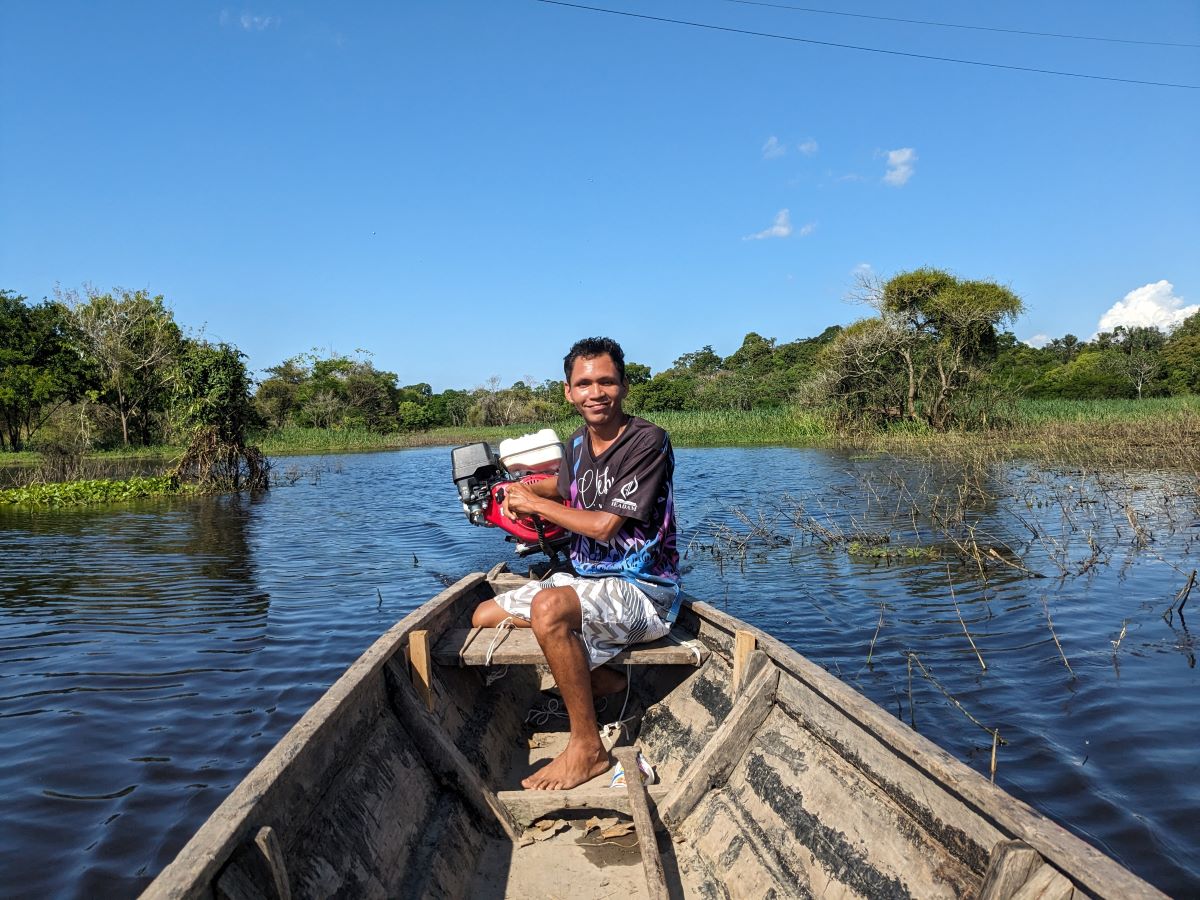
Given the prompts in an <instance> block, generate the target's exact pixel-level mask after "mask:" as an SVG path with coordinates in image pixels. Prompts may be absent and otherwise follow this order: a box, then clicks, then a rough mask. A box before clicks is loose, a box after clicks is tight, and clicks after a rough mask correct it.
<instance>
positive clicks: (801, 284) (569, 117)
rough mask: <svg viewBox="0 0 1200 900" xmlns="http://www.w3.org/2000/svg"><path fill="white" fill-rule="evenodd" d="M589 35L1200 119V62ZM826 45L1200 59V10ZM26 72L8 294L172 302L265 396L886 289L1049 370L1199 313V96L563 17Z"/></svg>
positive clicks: (1064, 10) (958, 78) (1076, 94)
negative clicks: (270, 375) (915, 289)
mask: <svg viewBox="0 0 1200 900" xmlns="http://www.w3.org/2000/svg"><path fill="white" fill-rule="evenodd" d="M593 5H595V6H602V7H607V8H609V9H616V10H624V11H632V12H638V13H642V14H646V15H654V16H660V17H666V18H676V19H686V20H690V21H693V22H701V23H706V24H712V25H720V26H725V27H729V28H738V29H743V30H752V31H761V32H771V33H777V34H784V35H791V36H795V37H804V38H809V39H813V40H819V41H827V42H840V43H848V44H856V45H862V46H869V47H876V48H886V49H892V50H900V51H904V52H909V53H918V54H929V55H938V56H950V57H959V58H965V59H974V60H981V61H988V62H996V63H1003V64H1007V65H1014V66H1026V67H1034V68H1047V69H1057V70H1065V71H1073V72H1080V73H1090V74H1097V75H1107V76H1115V77H1120V78H1131V79H1141V80H1151V81H1163V82H1176V83H1186V84H1192V85H1200V49H1198V48H1197V47H1195V46H1192V47H1164V46H1145V45H1137V44H1127V43H1115V42H1100V41H1083V40H1067V39H1061V38H1049V37H1034V36H1029V35H1014V34H1004V33H998V32H991V31H981V30H968V29H961V28H941V27H932V26H920V25H913V24H904V23H899V22H884V21H878V20H872V19H865V18H853V17H847V16H833V15H821V14H817V13H811V12H808V13H805V12H800V11H798V10H795V9H780V8H774V7H770V6H765V5H756V4H745V3H731V2H726V0H691V2H682V0H642V2H634V0H611V2H600V0H597V2H595V3H594V4H593ZM795 5H798V4H795ZM821 8H824V9H838V10H842V11H849V12H855V13H862V14H866V15H883V16H903V17H905V18H912V19H925V20H934V21H940V22H950V23H961V24H970V25H976V26H987V27H993V28H1007V29H1019V30H1027V31H1045V32H1061V33H1069V34H1075V35H1090V36H1101V37H1115V38H1123V39H1134V40H1149V41H1167V42H1182V43H1190V44H1193V45H1200V6H1198V5H1197V4H1196V3H1194V2H1191V0H1147V2H1145V3H1138V4H1131V3H1116V2H1095V0H1088V2H1084V0H1061V2H1056V3H1053V4H1047V3H1044V2H1038V3H1034V2H1030V0H1016V2H1012V3H1006V4H989V5H983V4H973V5H967V4H962V3H952V2H948V0H942V2H939V0H912V2H909V3H906V4H903V5H898V4H888V3H883V2H875V0H856V2H853V3H847V4H837V5H835V4H832V3H829V4H825V5H824V6H823V7H821ZM0 52H2V54H3V59H4V60H5V65H4V68H5V74H4V76H3V77H2V78H0V201H2V203H0V287H3V288H6V289H9V290H15V291H17V292H19V293H22V294H25V295H26V296H28V297H31V298H33V299H40V298H41V297H43V296H47V295H51V294H52V293H53V291H54V288H55V285H56V284H59V285H61V286H62V287H63V288H72V287H79V286H80V285H82V284H83V283H85V282H90V283H93V284H95V285H96V286H98V287H100V288H102V289H107V288H109V287H113V286H122V287H128V288H147V289H149V290H150V291H152V292H154V293H161V294H163V295H164V296H165V297H166V298H167V300H168V302H169V303H170V304H171V305H172V307H173V308H174V310H175V315H176V318H177V320H178V321H179V322H180V323H181V324H183V325H185V326H191V327H193V328H199V327H201V326H204V328H205V332H206V334H207V335H208V336H210V337H211V338H214V339H220V340H225V341H229V342H231V343H234V344H236V345H237V346H238V347H239V348H241V349H242V350H243V351H244V352H246V353H247V354H248V355H249V362H250V365H251V367H252V368H254V369H256V370H260V371H261V369H263V368H265V367H266V366H270V365H273V364H275V363H278V362H279V361H281V360H282V359H284V358H286V357H288V356H291V355H294V354H296V353H299V352H303V351H306V350H308V349H310V348H313V347H322V348H326V349H329V348H332V349H333V350H335V351H338V352H346V353H349V352H352V351H354V350H355V349H356V348H364V349H367V350H370V351H371V352H372V353H373V354H374V360H375V363H376V365H378V366H380V367H381V368H384V369H387V370H390V371H395V372H396V373H398V375H399V377H400V380H401V383H410V382H415V381H428V382H430V383H431V384H432V385H433V386H434V388H435V389H436V390H442V389H444V388H447V387H472V386H475V385H478V384H481V383H483V382H484V381H485V380H486V379H487V378H489V377H490V376H493V375H495V376H499V377H500V378H501V380H502V381H503V382H504V383H506V384H507V383H511V382H512V381H514V380H516V379H518V378H523V377H526V376H532V377H533V378H534V379H537V380H540V379H542V378H550V377H556V376H557V374H558V373H559V371H560V368H559V366H560V360H561V358H562V355H563V353H564V352H565V350H566V347H567V346H568V345H569V344H570V343H571V342H572V341H573V340H574V339H576V338H577V337H580V336H583V335H588V334H609V335H611V336H613V337H616V338H617V339H618V340H620V341H621V342H622V343H623V345H624V346H625V348H626V352H627V356H628V357H629V358H630V359H633V360H637V361H639V362H643V363H646V364H649V365H650V366H651V367H652V368H653V369H654V370H655V371H658V370H660V369H662V368H665V367H667V366H669V365H670V364H671V362H672V361H673V360H674V359H675V358H676V357H678V356H679V355H681V354H683V353H686V352H688V351H691V350H696V349H698V348H699V347H701V346H703V345H705V344H711V345H713V347H714V349H715V350H717V352H719V353H722V354H728V353H731V352H732V351H733V350H735V349H736V348H737V346H738V345H739V344H740V342H741V339H742V336H743V335H744V334H745V333H746V332H748V331H757V332H759V333H761V334H764V335H766V336H769V337H775V338H778V339H779V340H780V341H787V340H792V339H795V338H799V337H807V336H811V335H814V334H817V333H819V332H820V331H821V330H822V329H823V328H824V327H825V326H827V325H830V324H833V323H847V322H850V321H852V320H854V319H855V318H858V317H860V316H862V315H864V314H865V312H864V310H863V309H862V308H861V307H857V306H854V305H852V304H848V303H846V302H845V300H844V299H843V298H844V297H845V295H846V294H847V292H848V291H849V290H850V289H851V287H852V286H853V283H854V275H855V272H856V270H858V269H859V268H861V267H866V266H869V267H870V271H872V272H874V273H877V274H879V275H883V276H887V275H890V274H893V273H895V272H897V271H902V270H904V269H909V268H913V267H916V266H920V265H936V266H941V267H945V268H948V269H951V270H952V271H954V272H956V273H957V274H959V275H960V276H963V277H970V278H992V279H995V280H998V281H1001V282H1004V283H1007V284H1009V285H1010V286H1011V287H1012V288H1013V289H1014V290H1015V291H1016V292H1017V293H1018V294H1019V295H1020V296H1021V297H1022V298H1023V299H1024V301H1025V303H1026V305H1027V308H1028V309H1027V312H1026V314H1025V315H1024V316H1023V318H1022V319H1021V321H1020V322H1019V323H1018V325H1017V327H1016V332H1017V334H1018V336H1020V337H1022V338H1025V339H1034V338H1036V336H1038V335H1049V336H1057V335H1061V334H1063V333H1065V332H1073V333H1075V334H1077V335H1079V336H1081V337H1087V336H1090V335H1091V334H1092V333H1093V332H1095V331H1096V330H1097V328H1098V327H1099V325H1100V321H1101V319H1102V317H1105V316H1108V317H1109V318H1108V319H1107V320H1106V321H1108V322H1109V323H1110V324H1111V323H1112V322H1117V321H1120V320H1122V319H1126V320H1129V321H1135V320H1140V319H1145V320H1146V321H1155V320H1156V319H1157V320H1160V321H1163V322H1167V321H1170V320H1171V318H1172V317H1178V315H1180V314H1181V313H1182V312H1183V311H1186V310H1187V309H1190V308H1191V307H1192V306H1193V305H1194V304H1196V303H1197V302H1200V252H1198V248H1200V173H1198V171H1197V158H1198V156H1200V153H1198V151H1200V90H1186V89H1179V88H1166V87H1151V86H1144V85H1133V84H1124V83H1117V82H1108V81H1099V80H1090V79H1079V78H1066V77H1054V76H1049V75H1038V74H1032V73H1025V72H1016V71H1006V70H999V69H990V68H982V67H973V66H962V65H952V64H948V63H939V62H932V61H926V60H918V59H910V58H901V57H896V56H888V55H883V54H875V53H864V52H856V51H851V50H845V49H837V48H832V47H825V46H817V45H812V44H805V43H798V42H793V41H782V40H771V39H766V38H760V37H752V36H747V35H741V34H733V33H728V32H720V31H715V30H709V29H699V28H693V27H687V26H682V25H675V24H669V23H662V22H652V21H646V20H638V19H632V18H628V17H622V16H615V15H607V14H602V13H597V12H591V11H587V10H581V9H573V8H566V7H563V6H557V5H551V4H546V3H540V2H536V0H495V2H465V0H457V2H455V0H449V2H440V3H435V2H404V3H352V4H337V5H334V4H304V3H275V2H270V0H263V2H257V0H256V2H254V3H252V4H249V5H236V4H222V3H206V2H189V3H161V2H141V3H138V2H122V3H111V4H97V3H61V2H53V0H46V2H39V3H17V2H0ZM785 211H786V212H785Z"/></svg>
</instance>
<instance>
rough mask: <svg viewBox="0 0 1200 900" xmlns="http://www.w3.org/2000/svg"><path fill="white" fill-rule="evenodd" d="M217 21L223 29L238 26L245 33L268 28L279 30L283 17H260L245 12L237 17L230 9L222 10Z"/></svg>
mask: <svg viewBox="0 0 1200 900" xmlns="http://www.w3.org/2000/svg"><path fill="white" fill-rule="evenodd" d="M217 21H219V22H220V23H221V27H222V28H223V27H225V26H226V25H234V24H236V25H237V26H238V27H240V28H241V29H242V30H243V31H266V30H267V29H268V28H278V27H279V26H280V25H281V24H282V23H283V18H282V17H281V16H260V15H258V14H257V13H252V12H249V11H244V12H241V13H237V14H236V15H235V14H234V13H232V12H230V11H229V10H228V9H223V10H221V15H220V16H219V17H218V19H217Z"/></svg>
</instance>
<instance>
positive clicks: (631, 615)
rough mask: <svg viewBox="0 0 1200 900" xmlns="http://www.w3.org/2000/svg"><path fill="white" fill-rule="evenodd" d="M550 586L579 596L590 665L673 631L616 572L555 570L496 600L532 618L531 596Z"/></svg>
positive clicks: (646, 599) (507, 609)
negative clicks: (591, 573)
mask: <svg viewBox="0 0 1200 900" xmlns="http://www.w3.org/2000/svg"><path fill="white" fill-rule="evenodd" d="M552 587H572V588H574V589H575V593H576V594H578V595H579V607H580V611H581V612H582V614H583V615H582V618H583V633H582V637H583V646H584V649H585V650H586V651H587V657H588V667H589V668H591V669H595V668H597V667H599V666H602V665H604V663H606V662H608V661H609V660H610V659H612V658H613V657H614V656H616V655H617V654H618V653H620V652H621V651H622V650H623V649H624V648H625V647H626V646H627V645H628V644H643V643H645V642H647V641H656V640H658V639H659V638H660V637H664V636H666V634H667V632H668V631H670V630H671V626H670V625H669V624H667V623H666V622H665V621H664V620H663V617H662V612H661V611H660V609H659V608H658V607H656V606H655V605H654V602H653V601H652V600H651V599H650V598H649V597H647V596H646V594H644V593H643V592H642V591H640V590H638V588H637V586H636V585H634V584H633V583H631V582H630V581H628V580H626V579H624V578H620V577H617V576H610V577H608V578H580V577H579V576H578V575H572V574H570V573H568V572H555V573H554V574H553V575H551V576H550V577H549V578H547V579H546V580H545V581H531V582H529V584H525V585H522V586H521V587H519V588H516V589H515V590H511V591H505V592H504V593H503V594H497V595H496V602H497V603H499V604H500V606H501V607H502V608H503V609H504V611H505V612H507V613H509V614H510V615H514V616H519V617H520V618H522V619H526V620H528V619H529V610H530V607H531V606H532V604H533V598H534V597H536V596H537V595H538V594H539V593H540V592H541V591H543V590H545V589H546V588H552Z"/></svg>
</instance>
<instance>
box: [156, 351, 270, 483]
mask: <svg viewBox="0 0 1200 900" xmlns="http://www.w3.org/2000/svg"><path fill="white" fill-rule="evenodd" d="M244 359H245V354H243V353H241V352H240V351H239V350H238V349H237V348H236V347H233V346H230V345H229V344H224V343H218V344H211V343H209V342H207V341H203V340H184V341H183V343H182V347H181V350H180V353H179V356H178V361H177V363H176V371H175V377H174V378H173V379H172V388H173V389H172V397H171V401H172V402H171V418H172V422H173V424H174V425H175V427H176V428H177V429H178V430H179V432H180V433H181V434H183V435H184V436H185V437H186V439H187V441H188V449H187V451H186V452H185V453H184V456H183V459H182V460H181V461H180V462H179V465H178V466H177V467H176V469H175V474H176V476H177V477H184V478H190V479H194V480H196V481H199V482H200V483H202V484H206V485H209V486H213V487H221V488H224V487H231V488H233V489H234V490H237V489H239V488H242V487H249V488H251V489H262V488H266V487H267V471H268V469H269V464H268V463H267V461H266V460H265V459H264V458H263V456H262V453H261V452H260V451H259V450H258V448H257V447H253V446H250V445H249V443H248V439H247V436H248V434H249V432H250V430H251V429H254V428H257V427H259V426H260V425H261V423H262V420H261V418H260V417H259V415H258V410H257V409H256V408H255V405H254V401H253V398H252V397H251V391H250V389H251V380H250V374H249V372H247V371H246V365H245V363H244V362H243V360H244Z"/></svg>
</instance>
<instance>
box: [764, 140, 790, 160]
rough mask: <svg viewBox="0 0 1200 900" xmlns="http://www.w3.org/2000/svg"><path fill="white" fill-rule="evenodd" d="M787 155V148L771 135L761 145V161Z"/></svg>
mask: <svg viewBox="0 0 1200 900" xmlns="http://www.w3.org/2000/svg"><path fill="white" fill-rule="evenodd" d="M785 153H787V147H785V146H783V144H781V143H780V142H779V138H777V137H775V135H771V136H770V137H769V138H767V142H766V143H765V144H763V148H762V155H763V159H778V158H779V157H781V156H783V154H785Z"/></svg>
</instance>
